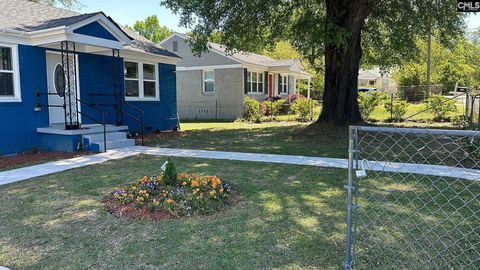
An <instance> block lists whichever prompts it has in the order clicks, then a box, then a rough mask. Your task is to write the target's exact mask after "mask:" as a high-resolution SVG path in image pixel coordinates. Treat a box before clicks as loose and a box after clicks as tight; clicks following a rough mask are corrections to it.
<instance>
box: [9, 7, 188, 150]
mask: <svg viewBox="0 0 480 270" xmlns="http://www.w3.org/2000/svg"><path fill="white" fill-rule="evenodd" d="M179 60H180V57H178V56H177V55H175V54H174V53H172V52H170V51H168V50H166V49H164V48H162V47H160V46H159V45H157V44H155V43H153V42H150V41H149V40H147V39H145V38H143V37H142V36H140V35H138V34H137V33H135V32H133V31H131V30H129V29H126V28H123V27H121V26H119V25H118V24H117V23H116V22H115V21H113V20H112V19H111V18H110V17H108V16H106V15H105V14H104V13H102V12H98V13H90V14H79V13H75V12H72V11H67V10H63V9H58V8H53V7H49V6H44V5H41V4H37V3H34V2H31V1H27V0H0V155H4V154H10V153H17V152H22V151H27V150H31V149H33V148H38V149H44V150H55V151H76V150H79V149H88V150H94V151H95V150H96V151H103V150H105V149H111V148H117V147H123V146H130V145H134V143H135V141H134V140H133V139H129V138H128V137H127V135H132V134H133V135H136V134H137V135H138V134H141V136H140V137H143V134H144V133H148V132H154V131H158V130H160V131H163V130H174V129H176V128H177V123H178V120H177V109H176V75H175V65H176V63H177V62H178V61H179ZM129 137H130V136H129Z"/></svg>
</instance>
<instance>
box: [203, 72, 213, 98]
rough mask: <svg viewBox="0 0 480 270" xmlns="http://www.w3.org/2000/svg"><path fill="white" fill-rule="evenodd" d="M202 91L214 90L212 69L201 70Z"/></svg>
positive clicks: (209, 91)
mask: <svg viewBox="0 0 480 270" xmlns="http://www.w3.org/2000/svg"><path fill="white" fill-rule="evenodd" d="M203 92H204V93H214V92H215V73H214V71H213V70H206V71H204V72H203Z"/></svg>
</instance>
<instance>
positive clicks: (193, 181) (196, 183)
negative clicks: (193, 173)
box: [191, 180, 199, 188]
mask: <svg viewBox="0 0 480 270" xmlns="http://www.w3.org/2000/svg"><path fill="white" fill-rule="evenodd" d="M198 186H199V184H198V182H197V181H196V180H192V184H191V187H192V188H195V187H198Z"/></svg>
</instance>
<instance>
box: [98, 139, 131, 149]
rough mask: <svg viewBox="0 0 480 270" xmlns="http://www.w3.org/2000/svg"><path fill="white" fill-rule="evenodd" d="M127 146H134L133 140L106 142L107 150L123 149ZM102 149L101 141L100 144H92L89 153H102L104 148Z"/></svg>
mask: <svg viewBox="0 0 480 270" xmlns="http://www.w3.org/2000/svg"><path fill="white" fill-rule="evenodd" d="M129 146H135V140H134V139H123V140H115V141H107V150H110V149H116V148H123V147H129ZM103 147H104V145H103V141H102V142H96V143H92V144H91V145H90V149H91V151H98V152H103V151H104V148H103Z"/></svg>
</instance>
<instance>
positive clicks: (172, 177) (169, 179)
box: [164, 159, 177, 186]
mask: <svg viewBox="0 0 480 270" xmlns="http://www.w3.org/2000/svg"><path fill="white" fill-rule="evenodd" d="M164 180H165V185H167V186H173V185H175V182H176V181H177V169H176V168H175V164H173V162H172V161H171V160H170V159H168V163H167V166H166V168H165V174H164Z"/></svg>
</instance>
